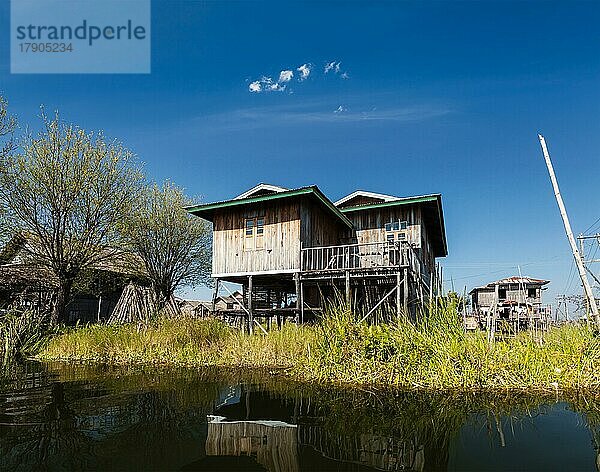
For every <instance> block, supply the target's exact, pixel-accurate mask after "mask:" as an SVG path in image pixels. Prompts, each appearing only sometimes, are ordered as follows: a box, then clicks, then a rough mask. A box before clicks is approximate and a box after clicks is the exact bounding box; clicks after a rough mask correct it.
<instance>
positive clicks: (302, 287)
mask: <svg viewBox="0 0 600 472" xmlns="http://www.w3.org/2000/svg"><path fill="white" fill-rule="evenodd" d="M300 323H304V284H303V283H302V279H300Z"/></svg>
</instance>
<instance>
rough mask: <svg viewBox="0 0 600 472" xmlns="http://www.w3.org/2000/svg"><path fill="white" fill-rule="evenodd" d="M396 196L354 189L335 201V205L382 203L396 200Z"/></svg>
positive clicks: (343, 206) (348, 205) (342, 206)
mask: <svg viewBox="0 0 600 472" xmlns="http://www.w3.org/2000/svg"><path fill="white" fill-rule="evenodd" d="M398 199H399V198H398V197H395V196H393V195H386V194H384V193H375V192H367V191H366V190H356V191H354V192H352V193H351V194H349V195H346V196H345V197H343V198H340V199H339V200H338V201H337V202H335V206H336V207H340V208H346V207H350V206H355V205H363V204H368V203H382V202H391V201H394V200H398Z"/></svg>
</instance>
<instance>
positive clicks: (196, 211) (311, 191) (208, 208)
mask: <svg viewBox="0 0 600 472" xmlns="http://www.w3.org/2000/svg"><path fill="white" fill-rule="evenodd" d="M300 195H314V196H315V197H316V198H317V199H318V200H319V201H320V202H321V203H323V204H324V205H325V206H326V207H327V208H328V209H329V210H330V211H331V212H332V213H334V214H335V215H336V216H337V217H338V218H339V219H340V220H341V221H342V222H343V223H344V224H345V225H346V226H348V227H350V228H352V222H351V221H350V220H349V219H348V217H346V216H345V215H343V214H342V212H341V211H340V210H339V209H338V208H337V207H336V206H335V205H334V204H333V203H331V201H329V199H328V198H327V197H326V196H325V195H323V193H322V192H321V191H320V190H319V188H318V187H317V186H316V185H311V186H309V187H301V188H297V189H292V190H286V191H285V192H277V193H270V194H267V195H260V196H258V197H248V198H240V199H237V200H236V199H233V200H225V201H221V202H214V203H206V204H204V205H196V206H192V207H187V208H186V210H187V211H188V212H189V213H191V214H192V215H196V216H200V217H202V218H205V219H209V218H211V217H212V213H213V210H218V209H222V208H229V207H235V206H240V205H248V204H251V203H260V202H265V201H270V200H278V199H281V198H290V197H296V196H300ZM207 217H208V218H207ZM209 221H210V220H209Z"/></svg>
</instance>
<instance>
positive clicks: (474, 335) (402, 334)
mask: <svg viewBox="0 0 600 472" xmlns="http://www.w3.org/2000/svg"><path fill="white" fill-rule="evenodd" d="M39 357H40V358H41V359H46V360H67V361H93V362H102V363H113V364H140V363H141V364H144V363H145V364H173V365H187V366H208V365H210V366H228V367H251V368H268V369H283V370H284V372H285V373H286V374H287V375H289V376H292V377H293V378H296V379H301V380H308V381H316V382H322V383H346V384H358V385H379V386H382V385H386V386H388V385H391V386H396V387H401V388H406V389H422V390H431V389H435V390H463V391H470V390H498V389H500V390H511V391H546V392H558V391H575V390H579V389H593V388H597V387H598V386H600V369H599V368H598V367H600V341H599V339H598V338H597V336H596V332H595V331H594V330H593V329H592V328H591V327H589V326H588V325H586V324H583V323H582V324H572V325H565V326H562V327H556V328H552V329H550V330H549V331H548V332H547V333H545V334H544V335H543V336H541V337H540V336H534V335H533V334H532V333H527V332H523V333H520V334H519V335H517V336H516V337H512V338H507V339H505V340H499V341H496V342H493V343H489V342H488V340H487V338H486V335H485V333H483V332H471V333H465V332H464V331H463V329H462V326H461V322H460V317H459V316H458V314H457V313H456V306H454V305H453V304H446V305H444V306H437V307H434V308H431V309H430V310H428V313H427V314H426V315H424V316H422V317H421V319H420V320H419V321H418V322H417V323H413V322H411V321H409V320H407V319H405V318H402V319H399V320H397V321H396V322H394V323H389V324H383V325H377V326H374V325H368V324H367V323H364V322H363V323H361V322H358V321H356V319H355V317H354V316H353V313H352V311H351V310H350V309H348V308H343V307H339V308H336V309H332V310H330V311H329V313H328V314H327V315H326V316H325V317H324V318H323V319H322V320H321V321H320V322H319V323H318V324H316V325H313V326H295V325H293V324H287V325H285V326H284V327H283V328H282V329H279V330H273V331H271V332H269V333H268V334H266V335H264V334H254V335H248V334H243V333H241V332H239V331H236V330H234V329H232V328H230V327H228V326H226V325H225V324H223V323H221V322H220V321H218V320H214V319H207V320H197V319H184V320H182V319H177V320H173V319H171V320H169V319H163V320H158V321H155V322H153V323H151V324H149V325H147V326H140V325H133V324H127V325H120V326H106V325H96V326H88V327H85V328H79V329H69V330H68V331H65V332H64V333H62V334H60V335H58V336H55V337H54V338H52V339H51V340H50V342H49V343H48V345H47V346H46V348H45V349H44V350H43V351H42V352H41V353H40V355H39Z"/></svg>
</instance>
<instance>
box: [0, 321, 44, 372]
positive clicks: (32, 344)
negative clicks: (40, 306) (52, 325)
mask: <svg viewBox="0 0 600 472" xmlns="http://www.w3.org/2000/svg"><path fill="white" fill-rule="evenodd" d="M47 334H48V323H47V317H46V316H44V315H43V314H42V315H40V314H39V313H37V312H36V311H34V310H24V311H21V310H14V309H13V310H9V311H7V312H6V313H4V314H3V315H1V316H0V358H1V360H2V366H6V365H7V364H9V363H10V362H11V361H13V360H15V359H17V358H18V357H22V356H27V355H30V354H34V353H36V352H37V351H39V350H40V349H41V347H42V346H43V344H44V342H45V337H46V335H47Z"/></svg>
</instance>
